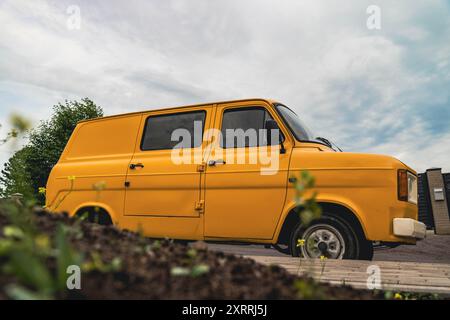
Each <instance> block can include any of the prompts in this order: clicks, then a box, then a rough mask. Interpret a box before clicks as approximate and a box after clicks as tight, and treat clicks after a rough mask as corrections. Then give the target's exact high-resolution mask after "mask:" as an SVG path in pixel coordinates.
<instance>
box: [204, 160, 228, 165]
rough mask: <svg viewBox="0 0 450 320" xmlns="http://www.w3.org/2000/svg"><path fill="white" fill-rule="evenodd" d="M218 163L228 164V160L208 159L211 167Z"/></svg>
mask: <svg viewBox="0 0 450 320" xmlns="http://www.w3.org/2000/svg"><path fill="white" fill-rule="evenodd" d="M218 164H226V162H225V160H222V159H219V160H209V161H208V166H210V167H214V166H215V165H218Z"/></svg>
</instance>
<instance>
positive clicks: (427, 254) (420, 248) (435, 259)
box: [208, 235, 450, 263]
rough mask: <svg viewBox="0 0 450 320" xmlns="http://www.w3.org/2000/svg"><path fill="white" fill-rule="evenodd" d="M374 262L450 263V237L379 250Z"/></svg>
mask: <svg viewBox="0 0 450 320" xmlns="http://www.w3.org/2000/svg"><path fill="white" fill-rule="evenodd" d="M208 248H209V249H210V250H217V251H223V252H226V253H233V254H238V255H247V256H248V255H250V256H280V257H286V255H284V254H281V253H279V252H278V251H276V250H275V249H266V248H264V246H260V245H234V244H233V245H231V244H208ZM373 260H374V261H409V262H430V263H450V236H447V235H446V236H442V235H428V236H427V238H426V239H425V240H422V241H419V242H418V243H417V244H416V245H402V246H399V247H397V248H393V249H386V248H378V249H376V250H375V254H374V258H373Z"/></svg>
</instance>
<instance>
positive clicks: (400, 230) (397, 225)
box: [393, 218, 427, 240]
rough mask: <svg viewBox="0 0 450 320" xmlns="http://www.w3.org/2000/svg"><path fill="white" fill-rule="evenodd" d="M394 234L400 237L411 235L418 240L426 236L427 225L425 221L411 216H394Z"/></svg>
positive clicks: (410, 236)
mask: <svg viewBox="0 0 450 320" xmlns="http://www.w3.org/2000/svg"><path fill="white" fill-rule="evenodd" d="M393 225H394V235H396V236H398V237H409V238H415V239H417V240H420V239H423V238H425V236H426V234H427V227H426V226H425V224H424V223H422V222H419V221H417V220H414V219H411V218H394V220H393Z"/></svg>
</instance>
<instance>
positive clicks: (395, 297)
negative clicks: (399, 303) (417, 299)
mask: <svg viewBox="0 0 450 320" xmlns="http://www.w3.org/2000/svg"><path fill="white" fill-rule="evenodd" d="M394 299H397V300H402V299H403V296H402V295H401V294H400V293H398V292H397V293H396V294H395V295H394Z"/></svg>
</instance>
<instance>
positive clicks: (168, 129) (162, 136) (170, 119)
mask: <svg viewBox="0 0 450 320" xmlns="http://www.w3.org/2000/svg"><path fill="white" fill-rule="evenodd" d="M205 117H206V112H205V111H204V110H202V111H193V112H184V113H174V114H164V115H157V116H150V117H148V118H147V121H146V123H145V130H144V136H143V138H142V143H141V150H143V151H150V150H166V149H174V148H196V147H199V146H200V145H201V144H202V139H203V129H204V124H205ZM176 130H177V132H175V131H176ZM174 132H175V134H174ZM180 136H182V137H183V138H180Z"/></svg>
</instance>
